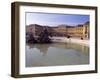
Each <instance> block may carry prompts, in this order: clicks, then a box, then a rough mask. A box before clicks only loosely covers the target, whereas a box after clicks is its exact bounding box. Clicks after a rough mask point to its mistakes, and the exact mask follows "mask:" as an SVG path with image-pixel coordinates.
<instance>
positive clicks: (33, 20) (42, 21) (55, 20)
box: [25, 12, 90, 26]
mask: <svg viewBox="0 0 100 80" xmlns="http://www.w3.org/2000/svg"><path fill="white" fill-rule="evenodd" d="M25 17H26V25H30V24H39V25H48V26H57V25H62V24H64V25H70V26H75V25H78V24H84V23H85V22H87V21H89V20H90V19H89V18H90V17H89V15H76V14H58V13H57V14H55V13H36V12H32V13H31V12H27V13H26V16H25Z"/></svg>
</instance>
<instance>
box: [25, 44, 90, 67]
mask: <svg viewBox="0 0 100 80" xmlns="http://www.w3.org/2000/svg"><path fill="white" fill-rule="evenodd" d="M25 62H26V67H39V66H41V67H42V66H61V65H82V64H89V47H88V46H84V45H79V44H73V43H50V44H26V54H25Z"/></svg>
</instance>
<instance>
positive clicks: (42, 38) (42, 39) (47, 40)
mask: <svg viewBox="0 0 100 80" xmlns="http://www.w3.org/2000/svg"><path fill="white" fill-rule="evenodd" d="M49 36H50V34H49V32H48V31H47V29H44V30H43V31H42V32H41V33H40V35H39V37H38V42H40V43H50V42H51V39H50V38H49Z"/></svg>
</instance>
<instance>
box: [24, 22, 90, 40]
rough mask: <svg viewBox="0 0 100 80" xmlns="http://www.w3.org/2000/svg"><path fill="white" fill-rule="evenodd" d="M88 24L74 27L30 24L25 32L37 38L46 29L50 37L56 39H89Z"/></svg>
mask: <svg viewBox="0 0 100 80" xmlns="http://www.w3.org/2000/svg"><path fill="white" fill-rule="evenodd" d="M89 27H90V25H89V22H86V23H84V24H78V25H76V26H69V25H58V26H54V27H53V26H42V25H38V24H31V25H28V26H26V32H31V33H32V34H33V35H34V36H38V35H39V34H40V33H41V32H42V31H43V30H44V29H47V30H48V32H49V33H51V34H52V36H57V37H67V36H71V37H76V38H85V39H89V32H90V31H89V30H90V29H89Z"/></svg>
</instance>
